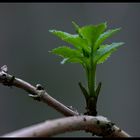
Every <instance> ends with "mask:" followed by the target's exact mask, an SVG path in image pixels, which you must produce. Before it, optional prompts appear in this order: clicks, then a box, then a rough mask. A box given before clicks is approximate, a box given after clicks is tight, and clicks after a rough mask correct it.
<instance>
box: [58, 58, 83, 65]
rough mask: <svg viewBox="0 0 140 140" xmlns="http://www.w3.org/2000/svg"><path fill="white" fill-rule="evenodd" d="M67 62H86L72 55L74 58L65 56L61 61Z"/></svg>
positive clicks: (62, 62)
mask: <svg viewBox="0 0 140 140" xmlns="http://www.w3.org/2000/svg"><path fill="white" fill-rule="evenodd" d="M66 63H80V64H83V63H84V62H83V61H82V58H77V57H72V58H64V59H63V60H62V61H61V64H66Z"/></svg>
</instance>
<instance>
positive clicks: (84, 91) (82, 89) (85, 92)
mask: <svg viewBox="0 0 140 140" xmlns="http://www.w3.org/2000/svg"><path fill="white" fill-rule="evenodd" d="M78 84H79V87H80V89H81V91H82V93H83V95H84V96H85V98H86V100H87V99H88V97H89V95H88V92H87V90H86V89H85V88H84V87H83V85H82V83H81V82H79V83H78Z"/></svg>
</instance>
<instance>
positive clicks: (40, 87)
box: [36, 84, 44, 90]
mask: <svg viewBox="0 0 140 140" xmlns="http://www.w3.org/2000/svg"><path fill="white" fill-rule="evenodd" d="M36 89H37V90H44V88H43V86H42V85H41V84H37V85H36Z"/></svg>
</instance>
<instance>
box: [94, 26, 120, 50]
mask: <svg viewBox="0 0 140 140" xmlns="http://www.w3.org/2000/svg"><path fill="white" fill-rule="evenodd" d="M120 30H121V28H117V29H112V30H108V31H106V32H104V33H102V34H101V35H100V36H99V38H98V39H97V41H96V42H95V47H94V50H96V49H97V48H98V47H99V46H100V45H101V44H102V43H103V42H104V41H105V40H106V39H107V38H109V37H111V36H112V35H114V34H115V33H117V32H118V31H120Z"/></svg>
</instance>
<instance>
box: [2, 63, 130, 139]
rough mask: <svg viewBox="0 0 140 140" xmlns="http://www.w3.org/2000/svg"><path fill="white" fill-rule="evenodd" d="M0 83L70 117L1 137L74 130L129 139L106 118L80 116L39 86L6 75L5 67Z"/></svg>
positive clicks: (33, 135) (54, 133) (5, 67)
mask: <svg viewBox="0 0 140 140" xmlns="http://www.w3.org/2000/svg"><path fill="white" fill-rule="evenodd" d="M0 83H2V84H3V85H5V86H15V87H18V88H21V89H24V90H25V91H27V92H29V93H30V96H31V97H33V98H34V99H36V100H39V101H43V102H44V103H47V104H48V105H49V106H51V107H53V108H54V109H56V110H57V111H59V112H60V113H62V114H63V115H65V116H72V117H67V118H61V119H56V120H51V121H46V122H43V123H39V124H35V125H33V126H30V127H27V128H23V129H21V130H17V131H15V132H12V133H9V134H5V135H3V136H2V137H43V136H45V137H49V136H54V135H56V134H60V133H64V132H67V131H76V130H85V131H86V132H91V133H93V134H96V135H98V136H104V137H129V135H128V134H127V133H126V132H124V131H123V130H121V129H119V128H118V127H117V126H115V125H114V124H113V123H111V122H110V121H108V120H107V119H106V118H104V117H101V116H96V117H93V116H86V115H80V114H79V113H78V112H77V111H74V110H72V109H70V108H69V107H67V106H65V105H63V104H62V103H60V102H59V101H57V100H56V99H54V98H53V97H51V96H50V95H49V94H48V93H47V92H46V91H45V90H44V88H43V87H42V86H41V85H39V84H37V85H36V87H34V86H33V85H31V84H30V83H28V82H26V81H24V80H21V79H19V78H16V77H15V76H12V75H10V74H8V69H7V66H6V65H5V66H3V67H1V70H0Z"/></svg>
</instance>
